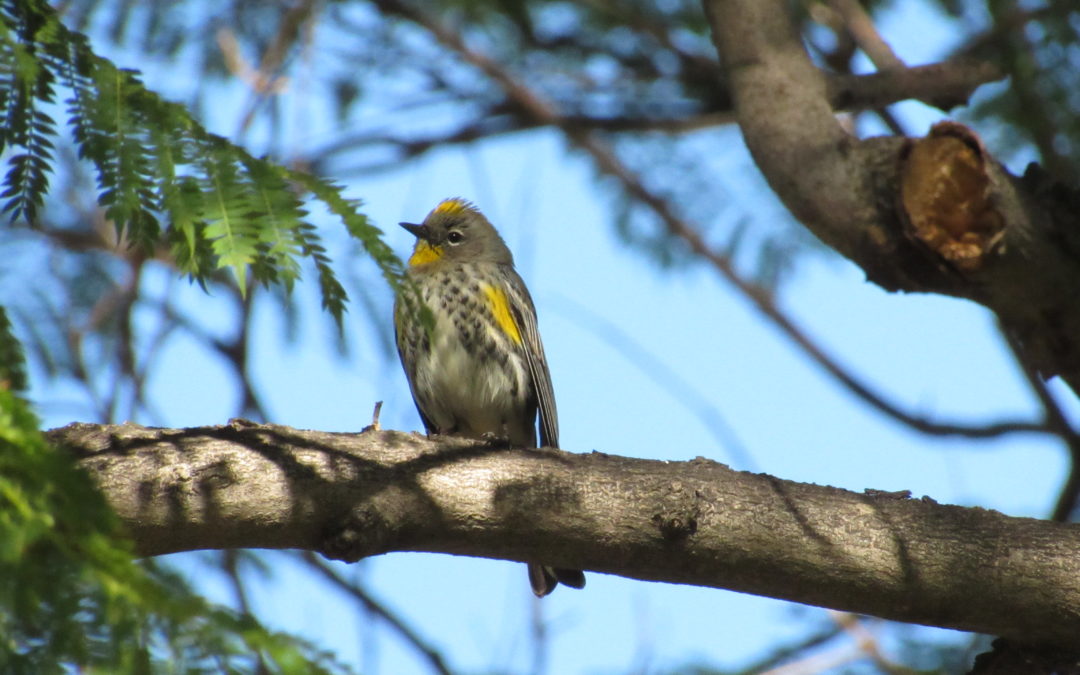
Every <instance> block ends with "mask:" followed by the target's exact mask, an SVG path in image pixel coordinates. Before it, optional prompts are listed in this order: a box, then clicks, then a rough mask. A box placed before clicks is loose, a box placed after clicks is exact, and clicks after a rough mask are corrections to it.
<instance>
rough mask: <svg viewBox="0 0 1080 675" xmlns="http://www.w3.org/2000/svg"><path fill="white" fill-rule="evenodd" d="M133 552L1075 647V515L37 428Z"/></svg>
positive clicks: (346, 449)
mask: <svg viewBox="0 0 1080 675" xmlns="http://www.w3.org/2000/svg"><path fill="white" fill-rule="evenodd" d="M49 438H50V440H51V441H52V442H54V443H56V444H58V445H60V446H63V447H66V448H68V449H69V450H70V451H71V452H72V453H74V455H75V456H76V457H77V458H78V461H79V463H80V464H81V465H82V466H83V467H85V469H86V470H87V471H88V473H89V474H90V475H91V476H92V477H93V478H94V479H95V480H96V481H97V483H98V485H100V487H101V489H102V490H103V492H104V493H105V495H106V496H107V498H108V500H109V501H110V503H111V504H112V505H113V507H114V508H115V510H116V512H117V513H118V514H119V515H120V517H121V519H122V520H123V521H124V522H125V523H126V524H127V527H128V531H129V532H130V534H131V536H132V538H133V539H134V542H135V546H136V549H137V550H138V551H139V552H140V553H141V554H143V555H159V554H164V553H172V552H176V551H188V550H195V549H215V548H237V547H256V548H298V549H306V550H313V551H319V552H321V553H323V554H324V555H326V556H328V557H331V558H337V559H342V560H349V561H353V560H357V559H359V558H362V557H365V556H369V555H376V554H380V553H387V552H390V551H435V552H444V553H454V554H459V555H471V556H481V557H489V558H504V559H510V560H542V561H544V562H547V563H551V564H555V565H559V566H566V567H574V568H579V569H586V570H594V571H599V572H606V573H610V574H619V575H622V576H627V577H632V578H637V579H644V580H649V581H666V582H671V583H683V584H695V585H701V586H713V587H717V588H728V589H732V590H737V591H741V592H747V593H754V594H758V595H765V596H770V597H776V598H784V599H787V600H792V601H795V602H801V603H806V604H812V605H820V606H825V607H832V608H836V609H840V610H845V611H851V612H857V613H860V614H872V615H875V616H880V617H884V618H888V619H893V620H897V621H905V622H910V623H921V624H927V625H935V626H943V627H948V628H956V629H960V630H968V631H976V632H982V633H990V634H995V635H1003V636H1006V637H1009V638H1011V639H1013V640H1015V641H1017V642H1021V643H1024V642H1026V643H1039V644H1049V645H1057V646H1060V647H1073V648H1075V644H1076V643H1075V641H1076V636H1077V635H1078V634H1080V610H1078V609H1077V608H1080V526H1077V525H1069V524H1062V523H1054V522H1048V521H1040V520H1033V519H1027V518H1011V517H1007V516H1004V515H1002V514H1000V513H997V512H994V511H989V510H985V509H978V508H961V507H958V506H946V505H940V504H937V503H935V502H934V501H933V500H931V499H928V498H923V499H909V498H908V497H907V495H897V494H895V493H881V492H873V491H870V492H867V493H866V494H857V493H853V492H848V491H846V490H839V489H836V488H831V487H823V486H817V485H805V484H800V483H794V482H790V481H784V480H780V479H778V478H774V477H772V476H768V475H764V474H749V473H740V472H736V471H732V470H730V469H728V468H727V467H726V466H723V465H721V464H717V463H715V462H712V461H709V460H705V459H702V458H698V459H695V460H691V461H689V462H660V461H648V460H640V459H630V458H624V457H616V456H611V455H606V454H603V453H596V452H594V453H591V454H586V455H578V454H572V453H568V452H562V451H557V450H551V449H544V450H521V449H511V448H507V447H505V446H504V445H503V444H501V443H498V442H495V443H484V442H476V441H468V440H463V439H454V438H437V439H434V440H429V439H425V438H424V437H422V436H419V435H416V434H405V433H400V432H389V431H384V432H368V433H361V434H342V433H325V432H318V431H300V430H295V429H290V428H288V427H282V426H273V425H254V424H252V423H250V422H245V421H242V420H236V421H233V422H231V423H230V424H228V425H225V426H215V427H200V428H192V429H155V428H147V427H141V426H137V425H134V424H124V425H91V424H72V425H69V426H66V427H63V428H61V429H55V430H53V431H50V432H49Z"/></svg>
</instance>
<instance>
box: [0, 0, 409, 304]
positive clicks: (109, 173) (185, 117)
mask: <svg viewBox="0 0 1080 675" xmlns="http://www.w3.org/2000/svg"><path fill="white" fill-rule="evenodd" d="M0 19H2V21H0V24H2V39H3V49H2V54H0V110H4V111H5V113H6V124H5V125H4V126H3V128H2V129H0V148H3V147H10V148H13V149H15V150H17V152H15V153H13V154H12V156H11V157H10V159H9V160H8V164H9V166H10V169H9V171H8V174H7V176H6V178H5V180H4V192H3V197H5V198H7V200H8V201H7V202H6V204H5V205H4V209H5V210H6V211H8V212H10V213H11V217H12V218H13V219H18V218H22V219H25V220H26V221H28V222H29V223H30V224H31V225H32V226H33V225H35V221H36V218H37V215H38V210H39V208H40V206H41V204H42V202H43V199H44V196H45V194H46V192H47V191H48V188H49V181H48V174H49V171H50V168H51V161H52V155H51V150H52V148H53V141H54V139H55V138H56V136H57V134H58V131H57V127H56V124H55V123H54V122H53V120H52V118H51V117H50V116H49V114H48V113H47V112H46V110H47V109H49V108H50V107H51V108H55V107H56V101H55V97H56V95H55V89H56V86H57V84H60V85H63V86H64V87H65V88H66V89H67V90H68V91H70V96H69V97H68V98H67V99H66V104H67V113H68V120H67V125H68V128H70V130H71V136H72V138H73V140H74V142H75V144H76V146H77V148H78V153H79V156H80V157H81V158H82V159H84V160H87V161H89V162H90V163H91V164H92V165H93V167H94V169H95V174H96V179H97V187H98V196H97V200H98V204H99V205H100V206H101V207H102V208H103V209H104V210H105V215H106V216H107V217H108V218H109V219H110V220H111V221H112V222H113V223H114V225H115V228H116V233H117V236H118V237H119V238H120V239H121V240H122V241H126V242H127V243H128V244H129V245H132V246H136V247H140V248H142V249H143V250H146V251H147V252H151V251H153V250H154V249H155V248H157V247H159V246H163V245H166V244H167V245H168V247H169V249H170V252H171V255H172V257H173V259H174V260H175V262H176V264H177V265H178V266H179V268H180V269H181V271H182V272H184V273H186V274H188V275H189V276H190V277H192V278H193V279H195V280H198V281H200V282H203V281H205V280H206V279H207V278H208V277H209V275H211V274H213V273H214V272H215V271H216V270H218V269H229V270H231V271H232V273H233V276H234V277H235V279H236V282H237V284H238V286H239V287H240V290H241V292H242V293H243V292H245V291H246V288H247V284H248V283H249V277H250V278H251V279H252V280H254V281H255V282H258V283H262V284H264V285H269V284H272V283H279V284H282V285H283V286H284V287H285V288H287V289H289V288H291V287H292V286H293V284H294V283H295V281H296V280H297V279H298V278H299V277H300V270H301V265H300V260H301V258H303V257H305V256H306V257H310V258H311V259H312V260H313V262H314V264H315V268H316V271H317V274H318V278H319V287H320V290H321V292H322V303H323V307H324V308H325V309H327V310H328V311H329V312H330V313H331V314H332V315H333V316H334V318H335V320H336V321H338V323H339V325H340V323H341V319H342V316H343V314H344V311H345V304H346V302H347V300H348V295H347V293H346V292H345V289H344V288H343V286H342V285H341V283H340V282H339V281H338V279H337V276H336V275H335V273H334V270H333V266H332V261H331V260H330V258H329V256H327V254H326V249H325V248H324V247H323V246H322V244H321V240H320V237H319V235H318V233H317V231H316V229H315V227H314V226H313V225H312V224H311V223H310V222H308V221H307V220H306V217H307V211H306V210H305V209H304V207H303V202H302V195H301V194H300V188H303V189H304V190H307V191H308V192H310V193H311V194H313V195H314V196H315V198H316V199H318V200H321V201H323V202H325V203H326V205H327V206H329V207H330V210H331V211H333V212H334V213H335V214H336V215H338V216H339V217H340V218H342V220H343V221H344V222H345V223H346V226H347V229H348V231H349V233H350V234H351V235H352V236H354V237H356V238H358V239H359V240H360V241H361V242H362V243H363V245H364V248H365V249H366V250H367V252H368V253H369V254H371V255H372V257H373V259H374V260H375V262H376V263H377V264H378V265H379V267H380V269H381V270H382V272H383V274H384V276H385V277H386V278H387V279H388V280H389V281H390V282H391V284H393V285H395V286H396V285H397V284H398V283H399V280H400V278H401V264H400V261H399V260H398V259H397V258H396V256H395V255H394V254H393V252H392V251H391V250H390V249H389V248H388V247H387V246H386V245H385V244H383V243H382V241H381V239H380V235H381V232H380V231H379V230H378V229H377V228H375V227H374V226H372V225H371V224H370V223H369V222H368V221H367V219H366V218H365V216H364V215H363V214H362V213H360V211H359V203H358V202H357V201H355V200H347V199H344V198H342V197H341V196H340V194H339V188H336V187H334V186H332V185H331V184H330V183H328V182H327V181H325V180H323V179H321V178H318V177H315V176H312V175H309V174H305V173H302V172H299V171H295V170H293V169H289V168H286V167H283V166H279V165H277V164H275V163H273V162H271V161H269V160H266V159H263V158H258V157H254V156H252V155H251V154H250V153H248V152H247V151H246V150H244V149H243V148H241V147H239V146H236V145H234V144H232V143H230V142H229V141H227V140H226V139H224V138H222V137H220V136H217V135H214V134H212V133H210V132H208V131H207V130H206V129H204V128H203V127H202V126H201V125H200V124H199V123H198V122H197V121H195V120H194V119H193V118H192V117H191V115H190V114H189V113H188V112H187V110H186V109H185V108H183V107H182V106H180V105H178V104H175V103H171V102H168V101H165V100H163V99H161V98H160V97H159V96H158V95H157V94H155V93H153V92H151V91H149V90H148V89H147V88H146V87H145V86H144V85H143V83H142V82H141V81H140V79H139V77H138V74H137V73H135V72H133V71H130V70H124V69H120V68H117V67H116V66H115V65H114V64H112V63H111V62H109V61H108V60H106V59H104V58H101V57H100V56H97V55H96V54H94V52H93V51H92V50H91V49H90V46H89V45H88V43H87V40H86V38H85V37H84V36H83V35H81V34H79V33H76V32H73V31H70V30H68V29H67V28H65V27H64V26H63V25H62V24H61V23H60V22H59V20H58V19H57V17H56V16H55V13H54V12H53V11H52V9H51V8H49V7H48V5H47V4H46V3H44V2H7V3H5V4H4V5H3V9H2V11H0ZM163 223H164V224H163Z"/></svg>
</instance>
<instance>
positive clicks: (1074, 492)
mask: <svg viewBox="0 0 1080 675" xmlns="http://www.w3.org/2000/svg"><path fill="white" fill-rule="evenodd" d="M999 329H1000V331H1001V334H1002V335H1003V336H1004V338H1005V341H1006V343H1007V344H1008V345H1009V349H1010V350H1011V351H1012V353H1013V357H1014V358H1015V359H1016V363H1017V364H1018V365H1019V366H1020V371H1021V372H1022V373H1023V374H1024V379H1025V380H1027V383H1028V386H1030V387H1031V390H1032V392H1034V394H1035V397H1036V398H1038V399H1039V404H1040V405H1041V406H1042V409H1043V418H1044V419H1045V424H1046V426H1047V427H1048V428H1049V429H1050V430H1051V431H1052V432H1053V433H1054V434H1055V435H1056V436H1057V437H1058V438H1060V439H1061V441H1062V442H1063V443H1064V444H1065V447H1066V449H1067V450H1068V451H1069V475H1068V477H1067V478H1066V479H1065V483H1064V484H1063V485H1062V486H1061V492H1060V493H1059V494H1058V499H1057V503H1056V504H1055V505H1054V510H1053V512H1052V513H1051V515H1050V518H1051V519H1052V520H1057V521H1061V522H1065V521H1067V520H1069V518H1070V517H1071V516H1072V514H1073V512H1074V511H1076V506H1077V502H1078V500H1080V434H1078V433H1077V431H1076V430H1075V429H1074V428H1073V426H1072V424H1071V423H1070V422H1069V418H1068V417H1066V415H1065V411H1064V410H1062V408H1061V406H1060V405H1059V404H1058V402H1057V401H1056V400H1055V399H1054V396H1053V395H1052V394H1051V393H1050V390H1049V388H1047V386H1046V382H1045V381H1044V380H1043V378H1042V377H1041V376H1040V375H1039V373H1038V372H1037V371H1036V370H1035V368H1034V367H1033V366H1032V365H1031V362H1030V360H1029V359H1028V358H1027V356H1026V355H1025V354H1024V350H1023V348H1022V347H1021V346H1020V344H1019V343H1018V342H1017V340H1016V338H1015V337H1014V336H1013V335H1011V334H1010V333H1009V331H1008V330H1006V329H1005V328H1004V327H1003V326H1000V323H999Z"/></svg>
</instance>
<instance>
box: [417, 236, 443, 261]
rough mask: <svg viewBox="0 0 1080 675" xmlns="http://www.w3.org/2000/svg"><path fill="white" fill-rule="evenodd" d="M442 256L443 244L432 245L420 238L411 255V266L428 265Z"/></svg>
mask: <svg viewBox="0 0 1080 675" xmlns="http://www.w3.org/2000/svg"><path fill="white" fill-rule="evenodd" d="M442 257H443V249H442V246H432V245H431V244H429V243H427V242H426V241H424V240H423V239H418V240H417V241H416V248H414V249H413V252H412V255H411V256H409V265H410V266H411V267H416V266H418V265H427V264H428V263H433V262H435V261H436V260H438V259H439V258H442Z"/></svg>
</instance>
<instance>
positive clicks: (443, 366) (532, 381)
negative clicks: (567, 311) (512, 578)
mask: <svg viewBox="0 0 1080 675" xmlns="http://www.w3.org/2000/svg"><path fill="white" fill-rule="evenodd" d="M401 226H402V227H403V228H405V229H406V230H408V231H409V232H410V233H411V234H413V235H414V236H415V237H416V246H415V247H414V249H413V252H412V255H411V256H410V257H409V267H408V271H407V274H408V276H409V277H410V278H411V280H412V281H413V282H414V283H415V285H416V288H417V290H418V295H419V299H420V300H421V301H422V303H423V306H425V307H427V308H428V309H430V311H431V314H432V318H433V319H434V320H433V321H427V322H425V321H424V320H423V319H422V318H421V317H422V316H423V315H422V313H421V311H420V308H419V307H417V306H416V304H417V303H415V302H410V300H409V299H410V297H411V296H409V295H408V294H407V293H399V294H398V298H397V300H396V301H395V303H394V331H395V336H396V339H397V348H398V354H399V355H400V356H401V365H402V366H403V367H404V369H405V375H406V377H408V380H409V388H410V389H411V391H412V397H413V401H414V402H415V403H416V409H417V410H418V411H419V412H420V419H421V420H422V421H423V422H424V428H425V429H426V430H427V433H428V434H454V435H459V436H466V437H470V438H482V437H484V436H487V435H494V436H497V437H500V438H505V439H507V440H508V441H509V442H510V443H511V444H512V445H515V446H526V447H532V448H535V447H537V444H536V431H537V414H538V413H539V429H540V445H541V446H546V447H552V448H557V447H559V421H558V415H557V414H556V411H555V395H554V393H553V392H552V388H551V374H550V373H549V371H548V365H547V360H546V359H545V358H544V346H543V344H542V343H541V342H540V332H539V330H538V329H537V326H536V310H535V308H534V307H533V302H532V298H531V297H530V296H529V291H528V289H527V288H525V282H523V281H522V280H521V277H520V276H518V273H517V272H516V271H515V270H514V257H513V255H512V254H511V253H510V249H509V248H507V246H506V243H505V242H503V240H502V237H500V236H499V233H498V232H497V231H496V230H495V227H494V226H493V225H492V224H491V223H490V222H489V221H488V219H487V218H486V217H484V215H483V214H482V213H481V212H480V211H479V210H478V209H477V208H476V207H475V206H474V205H473V204H472V203H471V202H469V201H466V200H464V199H460V198H453V199H446V200H443V201H442V202H440V203H439V204H438V205H437V206H436V207H435V208H434V209H433V210H432V211H431V213H429V214H428V215H427V217H426V218H424V222H423V223H421V224H419V225H418V224H415V223H401ZM528 566H529V583H530V584H531V585H532V589H533V592H534V593H535V594H536V595H537V596H538V597H543V596H545V595H547V594H548V593H550V592H551V591H553V590H554V589H555V587H556V586H557V585H558V584H559V583H562V584H565V585H567V586H571V587H573V588H582V587H583V586H584V585H585V575H584V574H583V573H582V572H581V571H580V570H570V569H562V568H553V567H549V566H546V565H541V564H538V563H531V562H530V563H529V565H528Z"/></svg>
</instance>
